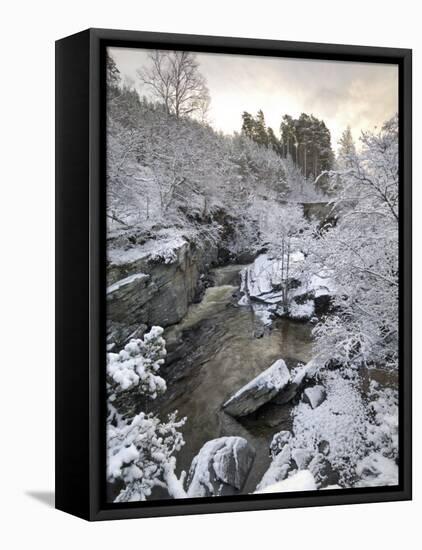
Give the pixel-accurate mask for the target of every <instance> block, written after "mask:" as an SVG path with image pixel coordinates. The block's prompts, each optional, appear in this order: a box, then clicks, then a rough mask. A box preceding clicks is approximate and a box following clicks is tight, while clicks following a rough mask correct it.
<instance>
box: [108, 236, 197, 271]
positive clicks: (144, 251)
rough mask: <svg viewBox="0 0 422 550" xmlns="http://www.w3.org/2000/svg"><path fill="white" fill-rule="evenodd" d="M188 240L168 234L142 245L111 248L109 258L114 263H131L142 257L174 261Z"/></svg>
mask: <svg viewBox="0 0 422 550" xmlns="http://www.w3.org/2000/svg"><path fill="white" fill-rule="evenodd" d="M186 243H187V241H186V239H184V238H183V237H182V236H166V237H161V238H160V239H151V240H149V241H148V242H146V243H145V244H144V245H142V246H135V247H133V248H129V249H127V250H124V249H122V248H115V249H113V248H112V249H110V250H109V251H108V253H107V254H108V260H109V262H110V263H111V264H113V265H123V264H130V263H133V262H136V261H139V260H142V259H150V260H161V261H163V262H164V263H172V262H173V261H174V260H175V259H176V256H177V250H178V249H180V248H181V247H182V246H184V245H186Z"/></svg>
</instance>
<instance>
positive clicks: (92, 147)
mask: <svg viewBox="0 0 422 550" xmlns="http://www.w3.org/2000/svg"><path fill="white" fill-rule="evenodd" d="M107 46H126V47H141V48H161V49H163V48H164V49H173V50H177V49H182V50H190V51H195V52H215V53H219V52H221V53H236V54H239V53H240V54H246V55H258V56H288V57H293V58H306V59H323V60H336V61H360V62H375V63H393V64H397V65H398V68H399V121H400V129H399V153H400V163H399V172H400V206H399V208H400V209H399V212H400V216H399V218H400V234H399V260H400V305H399V315H400V317H399V331H400V374H399V396H400V399H399V403H400V406H399V422H400V429H399V438H400V464H399V471H400V474H399V485H398V486H397V487H379V488H375V487H374V488H365V489H341V490H327V491H322V492H317V491H312V492H306V493H305V492H303V493H294V494H293V493H290V494H286V495H285V496H284V495H283V496H282V495H280V494H265V495H242V496H236V497H218V498H214V499H212V498H202V499H188V500H174V501H151V502H139V503H129V504H117V505H116V504H109V503H106V500H105V494H104V491H105V487H104V486H105V421H104V420H105V401H106V399H105V368H104V367H105V345H104V342H105V298H104V297H105V235H106V231H105V184H104V175H105V116H104V114H105V93H104V88H105V80H104V79H105V62H104V59H105V48H106V47H107ZM411 178H412V52H411V50H408V49H396V48H384V47H383V48H380V47H367V46H349V45H334V44H313V43H304V42H284V41H275V40H256V39H244V38H226V37H216V36H196V35H183V34H165V33H151V32H135V31H120V30H105V29H88V30H85V31H83V32H80V33H78V34H75V35H73V36H69V37H67V38H64V39H62V40H59V41H57V42H56V508H58V509H59V510H63V511H65V512H68V513H70V514H74V515H76V516H79V517H81V518H84V519H87V520H108V519H123V518H140V517H150V516H170V515H184V514H202V513H210V512H231V511H245V510H263V509H274V508H292V507H304V506H327V505H336V504H354V503H364V502H384V501H398V500H409V499H411V498H412V446H411V433H412V413H411V410H412V394H411V332H412V321H411V295H412V294H411V293H412V291H411V284H412V281H411Z"/></svg>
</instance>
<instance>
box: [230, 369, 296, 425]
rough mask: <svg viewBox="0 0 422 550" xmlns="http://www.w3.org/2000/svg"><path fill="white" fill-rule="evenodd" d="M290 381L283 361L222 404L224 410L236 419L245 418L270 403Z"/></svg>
mask: <svg viewBox="0 0 422 550" xmlns="http://www.w3.org/2000/svg"><path fill="white" fill-rule="evenodd" d="M289 381H290V372H289V369H288V368H287V365H286V363H285V362H284V361H283V359H278V361H276V362H275V363H273V364H272V365H271V366H270V367H269V368H268V369H266V370H264V372H261V374H259V375H258V376H257V377H256V378H254V379H253V380H251V381H250V382H249V383H248V384H246V385H245V386H243V387H242V388H240V390H238V391H237V392H236V393H235V394H234V395H232V396H231V397H230V399H228V400H227V401H226V402H225V403H224V404H223V408H224V410H225V411H226V412H227V413H228V414H230V415H231V416H234V417H236V418H238V417H241V416H246V415H248V414H251V413H253V412H255V411H256V410H257V409H259V408H260V407H262V405H265V403H268V402H269V401H271V400H272V399H273V398H274V397H275V396H276V395H277V394H278V393H279V392H280V390H282V389H283V388H284V387H285V386H287V384H288V383H289Z"/></svg>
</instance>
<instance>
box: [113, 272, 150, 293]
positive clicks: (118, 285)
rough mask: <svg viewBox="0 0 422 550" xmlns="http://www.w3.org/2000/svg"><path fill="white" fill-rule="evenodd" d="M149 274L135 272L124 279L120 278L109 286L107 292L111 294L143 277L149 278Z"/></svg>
mask: <svg viewBox="0 0 422 550" xmlns="http://www.w3.org/2000/svg"><path fill="white" fill-rule="evenodd" d="M148 277H149V275H147V274H146V273H134V274H133V275H129V277H125V278H124V279H120V281H116V282H115V283H113V284H112V285H110V286H109V287H107V290H106V293H107V294H111V293H113V292H115V291H116V290H119V289H120V288H122V287H124V286H127V285H130V284H131V283H133V282H134V281H138V280H142V279H148Z"/></svg>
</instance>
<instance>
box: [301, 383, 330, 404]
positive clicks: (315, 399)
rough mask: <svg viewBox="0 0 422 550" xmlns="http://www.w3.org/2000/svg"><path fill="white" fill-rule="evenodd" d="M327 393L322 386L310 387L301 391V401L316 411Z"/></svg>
mask: <svg viewBox="0 0 422 550" xmlns="http://www.w3.org/2000/svg"><path fill="white" fill-rule="evenodd" d="M326 396H327V393H326V391H325V389H324V387H323V386H312V387H311V388H306V389H305V390H304V391H303V399H304V401H305V402H306V403H309V405H310V406H311V407H312V408H313V409H316V408H317V407H318V406H319V405H321V403H322V402H323V401H324V400H325V398H326Z"/></svg>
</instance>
